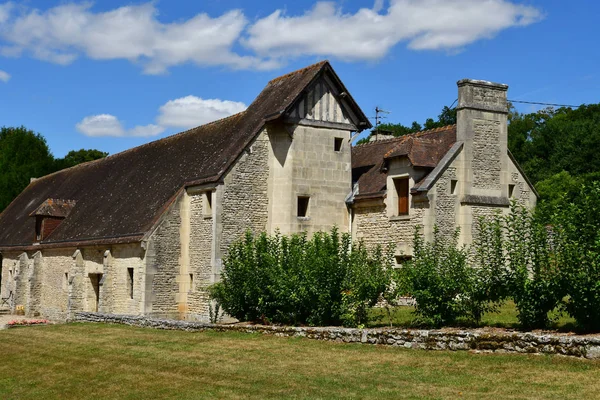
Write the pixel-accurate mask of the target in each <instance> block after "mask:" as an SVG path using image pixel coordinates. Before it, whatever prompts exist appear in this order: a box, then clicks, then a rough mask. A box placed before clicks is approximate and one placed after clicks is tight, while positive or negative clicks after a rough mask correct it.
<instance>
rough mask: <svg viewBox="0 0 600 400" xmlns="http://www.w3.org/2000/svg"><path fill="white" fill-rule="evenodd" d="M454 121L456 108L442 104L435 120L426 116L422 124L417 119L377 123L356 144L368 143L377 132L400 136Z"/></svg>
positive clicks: (453, 122)
mask: <svg viewBox="0 0 600 400" xmlns="http://www.w3.org/2000/svg"><path fill="white" fill-rule="evenodd" d="M455 123H456V108H450V107H448V106H444V108H442V111H441V113H440V114H439V115H438V118H437V120H434V119H433V118H427V119H426V120H425V122H424V123H423V125H421V124H419V123H418V122H417V121H413V123H412V124H411V126H406V125H402V124H401V123H397V124H391V123H386V124H379V125H377V126H376V127H375V128H373V130H371V133H370V134H369V136H368V137H366V138H363V139H360V140H359V141H358V142H357V143H356V144H357V145H358V144H363V143H368V142H369V139H370V138H371V136H373V135H375V134H377V133H380V134H381V133H385V134H388V135H389V134H392V135H393V136H395V137H400V136H404V135H408V134H411V133H415V132H420V131H422V130H427V129H434V128H440V127H442V126H447V125H453V124H455Z"/></svg>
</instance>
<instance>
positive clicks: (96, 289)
mask: <svg viewBox="0 0 600 400" xmlns="http://www.w3.org/2000/svg"><path fill="white" fill-rule="evenodd" d="M89 277H90V283H91V284H92V289H93V293H92V295H93V296H92V298H91V299H90V300H91V302H92V304H91V307H90V309H91V311H93V312H98V305H99V304H100V281H101V280H102V274H89Z"/></svg>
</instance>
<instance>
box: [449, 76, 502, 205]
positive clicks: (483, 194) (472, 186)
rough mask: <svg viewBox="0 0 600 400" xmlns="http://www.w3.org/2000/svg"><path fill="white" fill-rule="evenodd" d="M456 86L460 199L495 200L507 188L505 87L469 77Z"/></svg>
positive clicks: (469, 200) (467, 201)
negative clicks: (460, 148) (461, 147)
mask: <svg viewBox="0 0 600 400" xmlns="http://www.w3.org/2000/svg"><path fill="white" fill-rule="evenodd" d="M457 85H458V107H457V129H456V140H457V141H459V142H463V143H464V147H463V162H464V163H463V176H462V180H463V183H464V186H463V188H462V190H461V192H462V194H463V196H464V197H463V199H464V200H463V202H464V203H471V202H473V201H475V202H481V201H483V202H484V203H487V202H492V203H495V202H496V200H497V201H500V198H506V197H507V190H508V189H507V187H508V186H507V185H506V182H507V181H508V162H509V160H508V155H507V115H508V107H507V102H506V91H507V89H508V86H507V85H504V84H500V83H492V82H487V81H479V80H473V79H462V80H460V81H458V82H457ZM505 186H506V187H505Z"/></svg>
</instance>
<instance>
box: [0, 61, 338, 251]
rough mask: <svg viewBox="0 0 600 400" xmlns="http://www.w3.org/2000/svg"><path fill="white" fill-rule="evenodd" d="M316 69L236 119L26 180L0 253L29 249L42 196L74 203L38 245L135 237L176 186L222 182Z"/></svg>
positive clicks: (2, 231) (270, 88) (293, 77)
mask: <svg viewBox="0 0 600 400" xmlns="http://www.w3.org/2000/svg"><path fill="white" fill-rule="evenodd" d="M324 68H329V69H330V68H331V66H330V65H329V63H328V62H326V61H324V62H320V63H317V64H314V65H311V66H309V67H307V68H303V69H301V70H298V71H295V72H292V73H290V74H286V75H284V76H282V77H279V78H277V79H274V80H272V81H270V82H269V83H268V84H267V86H266V87H265V89H264V90H263V91H262V92H261V93H260V94H259V95H258V97H257V98H256V99H255V100H254V101H253V102H252V104H250V106H249V107H248V109H247V110H246V111H244V112H241V113H239V114H235V115H232V116H230V117H228V118H224V119H221V120H219V121H215V122H212V123H209V124H206V125H202V126H199V127H197V128H193V129H190V130H188V131H185V132H182V133H179V134H176V135H173V136H170V137H167V138H164V139H161V140H157V141H154V142H151V143H148V144H145V145H142V146H139V147H135V148H133V149H130V150H126V151H124V152H121V153H118V154H115V155H112V156H109V157H106V158H104V159H100V160H96V161H92V162H88V163H85V164H80V165H77V166H75V167H72V168H68V169H65V170H62V171H59V172H56V173H54V174H51V175H47V176H45V177H42V178H40V179H37V180H34V181H33V182H31V183H30V184H29V186H27V188H26V189H25V190H24V191H23V192H22V193H21V194H20V195H19V196H18V197H17V198H16V199H15V200H14V201H13V202H12V203H11V204H10V205H9V206H8V207H7V208H6V209H5V210H4V212H2V214H0V249H2V248H13V247H15V246H16V247H24V246H28V245H31V244H32V243H31V239H32V236H33V232H35V219H34V218H29V215H30V214H32V213H33V214H35V213H36V212H37V210H42V209H45V208H47V207H46V206H44V202H46V201H47V199H69V200H70V201H73V202H74V203H76V204H75V206H74V207H72V210H71V213H70V214H69V216H68V218H65V220H64V221H63V222H62V223H61V224H60V226H58V228H56V230H55V231H54V232H53V234H52V237H51V238H50V242H46V243H44V242H42V246H43V245H45V244H46V245H48V246H50V245H51V243H52V242H54V243H59V244H62V246H67V245H73V244H79V243H83V242H85V243H99V242H102V243H109V242H126V241H128V240H130V241H137V240H139V239H140V238H141V237H142V236H143V235H144V234H145V233H146V232H148V231H149V230H150V229H151V228H152V226H153V225H154V223H155V222H156V221H157V220H158V218H159V217H160V215H161V214H162V213H163V212H164V210H165V209H166V208H167V207H168V206H169V205H170V204H171V202H172V201H173V199H174V198H175V197H176V195H177V194H178V193H179V191H180V190H181V188H182V187H184V186H186V185H190V184H200V183H209V182H218V181H219V180H220V179H222V177H223V175H224V174H225V172H226V171H227V170H228V169H229V168H230V166H231V165H232V164H233V163H234V162H235V160H236V159H237V158H238V157H239V155H240V154H241V153H242V151H243V150H244V148H246V146H247V145H248V144H249V143H250V142H251V141H252V140H253V139H254V138H255V137H256V135H257V134H258V133H259V132H260V130H261V128H262V127H263V126H264V124H265V121H267V120H270V119H275V118H277V117H278V116H280V115H283V114H284V113H285V111H286V110H287V109H288V108H289V107H290V106H291V105H292V103H293V102H294V101H295V100H296V99H297V98H298V97H299V96H300V95H301V94H302V92H303V90H304V89H305V88H306V87H307V86H308V85H309V84H310V83H311V82H312V81H313V79H315V78H316V77H317V76H318V75H319V73H320V72H321V71H323V70H324ZM40 212H41V211H40Z"/></svg>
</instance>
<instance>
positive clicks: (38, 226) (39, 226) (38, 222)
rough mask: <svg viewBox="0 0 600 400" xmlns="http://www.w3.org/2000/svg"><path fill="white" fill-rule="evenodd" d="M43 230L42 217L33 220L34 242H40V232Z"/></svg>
mask: <svg viewBox="0 0 600 400" xmlns="http://www.w3.org/2000/svg"><path fill="white" fill-rule="evenodd" d="M43 229H44V219H43V218H42V217H39V216H38V217H36V218H35V241H36V242H39V241H40V240H42V230H43Z"/></svg>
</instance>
